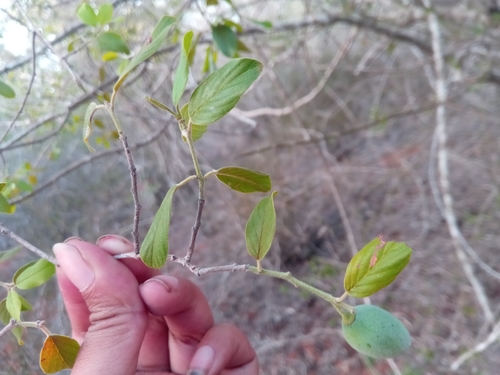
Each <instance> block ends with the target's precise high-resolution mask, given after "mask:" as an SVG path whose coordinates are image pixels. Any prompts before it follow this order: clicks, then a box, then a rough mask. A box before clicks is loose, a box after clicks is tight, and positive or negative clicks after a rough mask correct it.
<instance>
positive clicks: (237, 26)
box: [223, 20, 243, 33]
mask: <svg viewBox="0 0 500 375" xmlns="http://www.w3.org/2000/svg"><path fill="white" fill-rule="evenodd" d="M223 23H224V25H226V26H229V27H234V28H235V29H236V31H237V32H239V33H241V32H243V27H242V26H241V25H240V24H239V23H237V22H234V21H231V20H224V22H223Z"/></svg>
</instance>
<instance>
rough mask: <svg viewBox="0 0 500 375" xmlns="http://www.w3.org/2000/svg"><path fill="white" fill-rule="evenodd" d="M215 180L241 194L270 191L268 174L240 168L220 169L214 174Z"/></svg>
mask: <svg viewBox="0 0 500 375" xmlns="http://www.w3.org/2000/svg"><path fill="white" fill-rule="evenodd" d="M216 176H217V178H218V179H219V180H220V181H222V182H223V183H224V184H226V185H227V186H229V187H230V188H231V189H233V190H236V191H239V192H242V193H254V192H256V191H260V192H268V191H269V190H271V179H270V178H269V175H268V174H264V173H260V172H258V171H253V170H251V169H246V168H240V167H225V168H221V169H219V170H218V171H217V173H216Z"/></svg>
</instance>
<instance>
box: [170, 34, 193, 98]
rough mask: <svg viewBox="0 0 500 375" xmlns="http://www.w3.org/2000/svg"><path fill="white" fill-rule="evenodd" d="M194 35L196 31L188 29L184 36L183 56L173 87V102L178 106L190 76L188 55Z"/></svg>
mask: <svg viewBox="0 0 500 375" xmlns="http://www.w3.org/2000/svg"><path fill="white" fill-rule="evenodd" d="M193 35H194V33H193V32H192V31H188V32H187V33H186V34H184V37H183V38H182V49H181V57H180V60H179V65H178V66H177V70H176V71H175V78H174V85H173V88H172V102H173V103H174V106H176V107H177V105H178V104H179V100H180V99H181V96H182V94H183V93H184V90H185V89H186V83H187V80H188V76H189V63H188V56H189V51H190V50H191V42H192V40H193Z"/></svg>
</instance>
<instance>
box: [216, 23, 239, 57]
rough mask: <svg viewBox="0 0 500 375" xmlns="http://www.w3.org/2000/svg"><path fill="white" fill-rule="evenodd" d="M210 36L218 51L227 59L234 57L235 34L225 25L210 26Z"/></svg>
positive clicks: (236, 44) (236, 45)
mask: <svg viewBox="0 0 500 375" xmlns="http://www.w3.org/2000/svg"><path fill="white" fill-rule="evenodd" d="M212 36H213V38H214V41H215V44H217V47H219V49H220V51H221V52H222V53H223V54H224V55H226V56H227V57H234V55H235V54H236V50H237V47H238V37H237V36H236V33H235V32H234V31H233V29H231V27H229V26H227V25H217V26H212Z"/></svg>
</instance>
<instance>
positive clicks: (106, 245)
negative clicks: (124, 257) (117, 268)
mask: <svg viewBox="0 0 500 375" xmlns="http://www.w3.org/2000/svg"><path fill="white" fill-rule="evenodd" d="M96 245H97V246H99V247H101V248H103V249H104V250H106V251H107V252H109V253H111V254H123V253H128V252H131V251H134V245H133V244H132V242H130V241H129V240H127V239H126V238H125V237H122V236H118V235H115V234H106V235H104V236H101V237H99V238H98V239H97V241H96Z"/></svg>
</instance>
